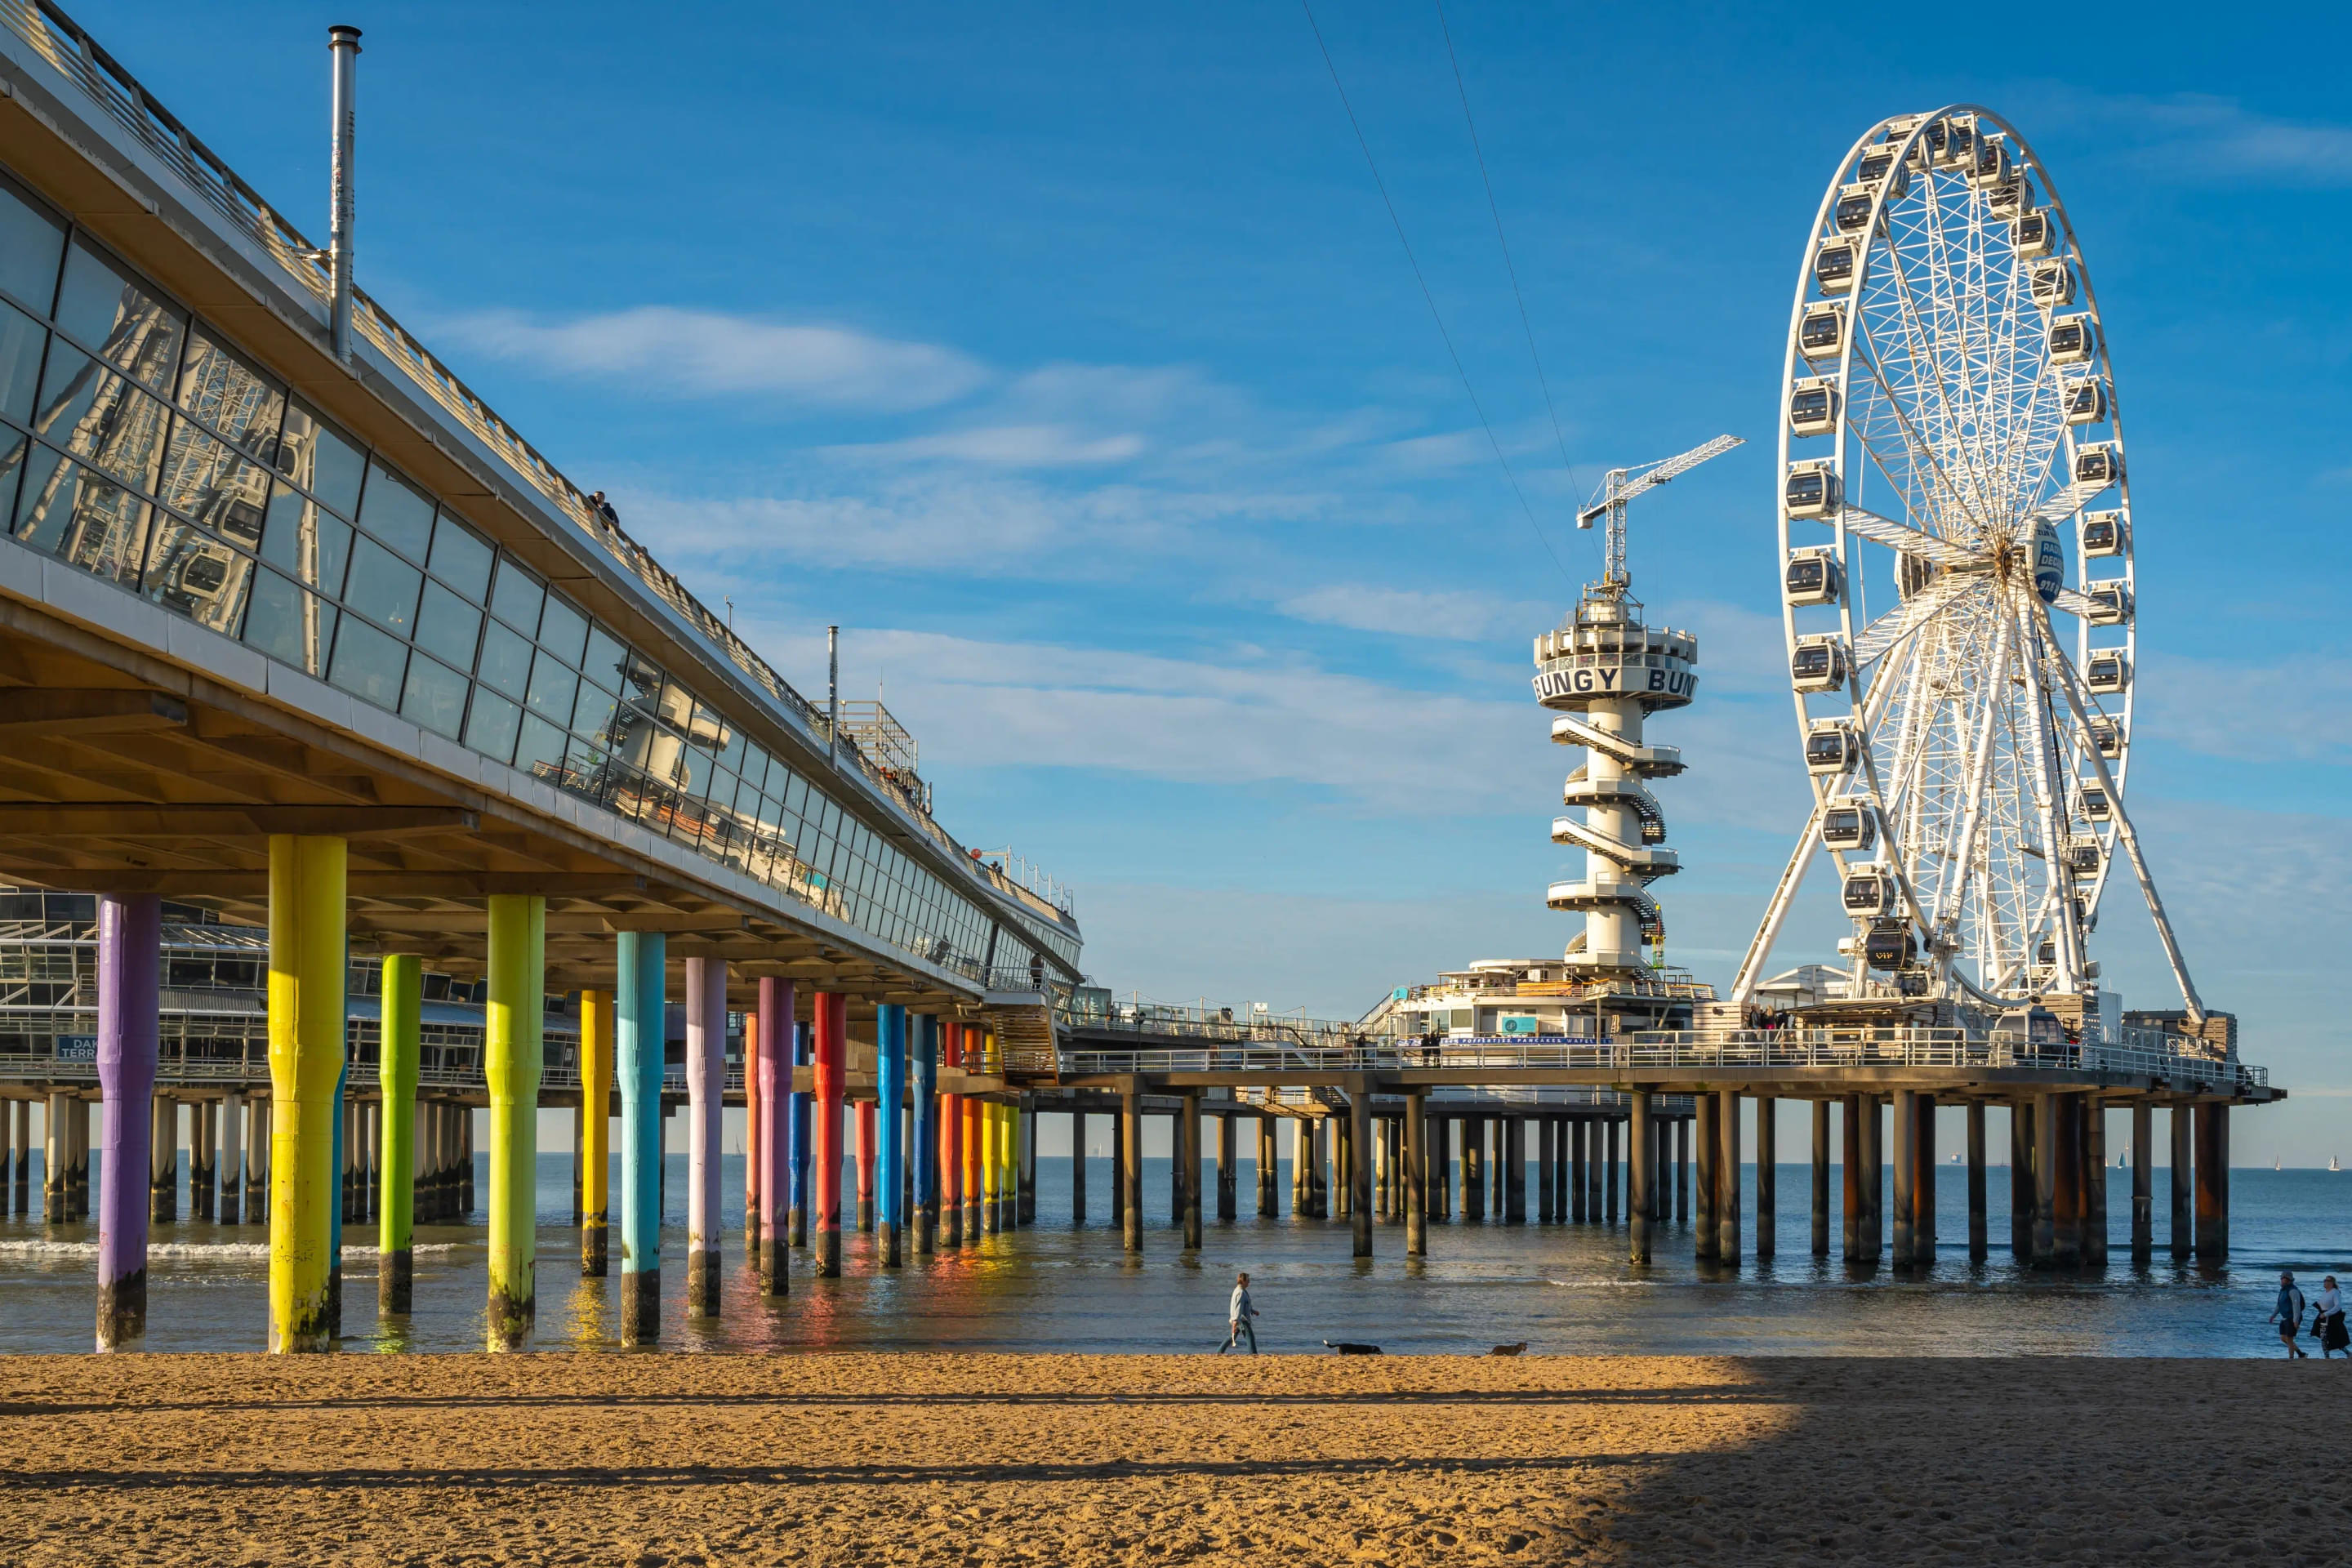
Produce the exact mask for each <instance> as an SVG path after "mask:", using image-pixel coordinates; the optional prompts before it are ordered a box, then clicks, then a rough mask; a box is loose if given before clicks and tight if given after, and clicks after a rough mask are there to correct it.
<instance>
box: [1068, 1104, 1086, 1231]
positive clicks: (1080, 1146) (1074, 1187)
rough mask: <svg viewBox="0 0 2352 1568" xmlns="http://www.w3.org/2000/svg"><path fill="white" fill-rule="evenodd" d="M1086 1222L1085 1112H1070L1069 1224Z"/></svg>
mask: <svg viewBox="0 0 2352 1568" xmlns="http://www.w3.org/2000/svg"><path fill="white" fill-rule="evenodd" d="M1086 1223H1087V1113H1086V1112H1085V1111H1083V1110H1073V1111H1071V1112H1070V1226H1071V1228H1072V1229H1074V1230H1075V1229H1077V1228H1079V1227H1081V1226H1084V1225H1085V1224H1086Z"/></svg>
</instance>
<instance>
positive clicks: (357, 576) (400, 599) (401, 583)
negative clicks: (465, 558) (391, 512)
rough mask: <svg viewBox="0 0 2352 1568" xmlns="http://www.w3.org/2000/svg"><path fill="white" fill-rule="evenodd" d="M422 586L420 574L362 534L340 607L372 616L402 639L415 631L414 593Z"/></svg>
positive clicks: (422, 581) (356, 547) (422, 579)
mask: <svg viewBox="0 0 2352 1568" xmlns="http://www.w3.org/2000/svg"><path fill="white" fill-rule="evenodd" d="M424 584H425V574H423V573H421V572H419V571H418V570H417V569H416V568H415V567H414V566H411V565H410V564H409V563H407V562H405V561H403V560H401V559H400V558H399V557H398V556H396V555H394V553H393V552H391V551H389V550H386V549H385V548H384V547H383V545H381V544H378V543H377V542H375V541H374V540H373V539H370V538H368V537H367V536H366V535H364V534H362V535H361V537H360V541H359V542H358V543H357V544H356V545H354V546H353V547H352V574H351V580H350V581H349V582H348V583H346V584H344V586H343V606H344V607H345V608H346V609H352V610H357V611H359V612H360V613H361V614H362V615H363V616H373V617H374V618H375V619H377V620H379V621H381V622H383V624H384V625H385V626H390V627H391V628H392V629H393V630H394V631H395V632H397V633H399V634H400V635H401V636H402V637H407V636H408V635H409V634H410V633H411V632H412V631H414V630H415V627H416V591H417V590H418V589H419V588H420V587H422V586H423V585H424Z"/></svg>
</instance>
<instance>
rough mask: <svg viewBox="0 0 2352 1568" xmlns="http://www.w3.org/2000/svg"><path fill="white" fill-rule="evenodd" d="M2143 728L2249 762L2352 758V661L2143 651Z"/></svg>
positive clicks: (2209, 752)
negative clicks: (2274, 660) (2262, 660)
mask: <svg viewBox="0 0 2352 1568" xmlns="http://www.w3.org/2000/svg"><path fill="white" fill-rule="evenodd" d="M2134 679H2135V680H2136V682H2137V685H2138V688H2139V698H2138V711H2139V714H2140V718H2139V721H2138V722H2139V727H2140V730H2141V731H2142V732H2143V733H2144V734H2148V735H2156V736H2161V737H2162V738H2164V739H2165V740H2168V741H2170V742H2174V743H2176V744H2178V745H2181V746H2186V747H2188V748H2189V750H2191V751H2194V752H2202V753H2203V754H2205V755H2207V756H2212V757H2232V758H2240V759H2242V760H2244V761H2246V762H2248V763H2262V762H2264V761H2283V760H2286V759H2293V760H2295V761H2299V762H2321V763H2352V661H2347V660H2345V659H2342V658H2327V657H2326V656H2324V655H2314V656H2313V657H2311V658H2303V659H2298V660H2296V661H2295V662H2294V663H2293V664H2253V663H2247V662H2242V661H2240V660H2236V659H2203V658H2183V657H2181V656H2179V655H2177V654H2148V655H2145V656H2143V657H2142V658H2141V659H2140V662H2139V668H2138V670H2137V672H2136V675H2135V678H2134Z"/></svg>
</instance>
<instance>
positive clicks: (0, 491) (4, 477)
mask: <svg viewBox="0 0 2352 1568" xmlns="http://www.w3.org/2000/svg"><path fill="white" fill-rule="evenodd" d="M31 445H32V443H31V442H29V441H27V440H26V439H25V437H22V436H19V435H17V434H16V432H15V431H14V430H0V517H14V516H16V479H17V477H18V476H19V475H21V474H22V473H23V472H24V471H25V449H26V447H29V446H31Z"/></svg>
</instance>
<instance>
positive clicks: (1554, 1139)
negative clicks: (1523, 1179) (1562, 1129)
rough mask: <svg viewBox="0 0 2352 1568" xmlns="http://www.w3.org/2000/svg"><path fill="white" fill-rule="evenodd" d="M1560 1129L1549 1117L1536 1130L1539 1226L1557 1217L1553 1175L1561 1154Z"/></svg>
mask: <svg viewBox="0 0 2352 1568" xmlns="http://www.w3.org/2000/svg"><path fill="white" fill-rule="evenodd" d="M1558 1145H1559V1129H1558V1127H1557V1126H1556V1125H1555V1124H1554V1121H1553V1119H1552V1118H1550V1117H1549V1116H1547V1117H1545V1118H1543V1120H1542V1122H1541V1124H1540V1125H1539V1126H1538V1128H1537V1129H1536V1223H1537V1224H1538V1225H1549V1224H1550V1223H1551V1222H1552V1220H1553V1218H1554V1217H1555V1216H1554V1215H1553V1214H1552V1205H1551V1200H1552V1175H1553V1172H1554V1170H1555V1168H1556V1165H1557V1163H1558V1159H1559V1146H1558Z"/></svg>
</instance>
